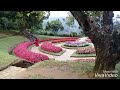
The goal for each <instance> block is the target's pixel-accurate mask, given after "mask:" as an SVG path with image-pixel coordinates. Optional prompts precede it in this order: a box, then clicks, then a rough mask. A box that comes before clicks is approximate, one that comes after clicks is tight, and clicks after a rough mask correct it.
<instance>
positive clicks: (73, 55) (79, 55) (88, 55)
mask: <svg viewBox="0 0 120 90" xmlns="http://www.w3.org/2000/svg"><path fill="white" fill-rule="evenodd" d="M70 57H78V58H79V57H96V54H77V53H76V51H75V52H73V54H72V55H71V56H70Z"/></svg>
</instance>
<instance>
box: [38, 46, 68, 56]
mask: <svg viewBox="0 0 120 90" xmlns="http://www.w3.org/2000/svg"><path fill="white" fill-rule="evenodd" d="M39 50H40V51H41V52H43V53H46V54H50V55H54V56H60V55H62V54H63V53H64V52H65V51H66V50H62V51H61V52H58V53H54V52H49V51H45V50H43V49H41V47H39Z"/></svg>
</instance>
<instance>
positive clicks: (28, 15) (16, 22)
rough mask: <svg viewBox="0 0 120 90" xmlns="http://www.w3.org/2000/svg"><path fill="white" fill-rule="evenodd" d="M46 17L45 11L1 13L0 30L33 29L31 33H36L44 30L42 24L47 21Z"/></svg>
mask: <svg viewBox="0 0 120 90" xmlns="http://www.w3.org/2000/svg"><path fill="white" fill-rule="evenodd" d="M45 15H46V12H45V11H0V28H1V29H8V30H9V29H15V30H18V29H19V30H20V29H31V30H30V31H31V32H34V31H35V30H38V29H42V22H43V20H44V19H46V18H45ZM47 17H49V16H47ZM33 28H34V29H33ZM32 30H33V31H32Z"/></svg>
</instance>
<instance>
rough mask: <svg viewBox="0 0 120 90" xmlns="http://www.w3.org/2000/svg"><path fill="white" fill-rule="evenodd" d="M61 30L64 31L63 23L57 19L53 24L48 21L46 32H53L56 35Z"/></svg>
mask: <svg viewBox="0 0 120 90" xmlns="http://www.w3.org/2000/svg"><path fill="white" fill-rule="evenodd" d="M59 29H60V30H63V29H64V27H63V25H62V23H61V22H60V20H59V19H57V20H53V21H51V22H49V21H48V22H47V25H46V28H45V31H49V30H52V31H53V32H54V34H56V33H57V32H58V30H59Z"/></svg>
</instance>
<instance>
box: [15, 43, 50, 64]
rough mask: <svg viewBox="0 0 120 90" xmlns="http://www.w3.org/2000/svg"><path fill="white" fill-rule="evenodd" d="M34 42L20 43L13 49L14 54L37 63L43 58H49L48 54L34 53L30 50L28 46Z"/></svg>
mask: <svg viewBox="0 0 120 90" xmlns="http://www.w3.org/2000/svg"><path fill="white" fill-rule="evenodd" d="M32 44H33V43H31V42H25V43H21V44H19V45H18V46H17V47H16V48H15V49H14V50H13V51H14V54H15V55H16V56H18V57H20V58H22V59H25V60H26V61H28V62H31V63H37V62H39V61H43V60H49V58H48V56H46V55H43V54H38V53H34V52H31V51H29V50H28V47H29V46H31V45H32Z"/></svg>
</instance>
